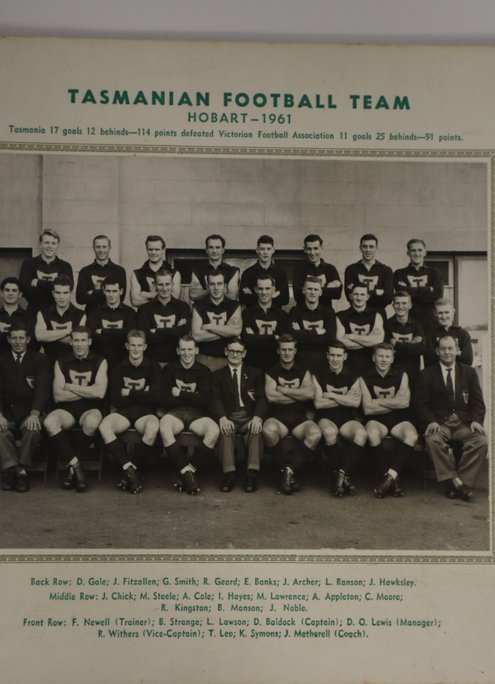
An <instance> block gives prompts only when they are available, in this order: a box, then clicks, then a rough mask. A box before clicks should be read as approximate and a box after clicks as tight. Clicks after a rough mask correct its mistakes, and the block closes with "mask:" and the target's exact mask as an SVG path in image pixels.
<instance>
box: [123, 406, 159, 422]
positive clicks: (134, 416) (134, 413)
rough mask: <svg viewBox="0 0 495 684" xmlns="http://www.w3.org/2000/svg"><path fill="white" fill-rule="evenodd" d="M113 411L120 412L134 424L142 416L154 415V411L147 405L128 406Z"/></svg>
mask: <svg viewBox="0 0 495 684" xmlns="http://www.w3.org/2000/svg"><path fill="white" fill-rule="evenodd" d="M113 413H118V414H119V416H124V418H127V420H128V421H129V423H130V424H131V426H132V425H134V423H135V422H136V420H139V418H142V417H143V416H154V415H155V414H154V413H153V411H152V410H151V409H150V408H148V407H147V406H128V407H127V408H122V409H117V410H116V411H113Z"/></svg>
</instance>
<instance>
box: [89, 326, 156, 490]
mask: <svg viewBox="0 0 495 684" xmlns="http://www.w3.org/2000/svg"><path fill="white" fill-rule="evenodd" d="M126 348H127V351H128V357H127V358H126V359H124V360H123V361H122V362H121V363H120V364H118V365H117V366H115V368H114V369H113V371H112V374H111V376H110V401H111V405H112V409H113V412H112V413H110V414H109V415H107V416H105V418H104V419H103V420H102V422H101V424H100V427H99V430H100V433H101V436H102V437H103V442H104V443H105V446H106V448H107V449H108V451H109V453H110V455H111V456H112V458H113V459H114V461H115V462H116V463H118V464H119V465H120V466H122V469H123V471H124V479H123V480H122V481H121V482H120V483H119V487H121V488H122V489H123V490H124V491H128V492H130V493H131V494H138V493H139V492H140V491H141V490H142V489H143V483H142V480H141V478H140V475H139V462H140V460H141V456H146V454H147V453H148V452H150V451H153V445H154V444H155V441H156V437H157V435H158V429H159V421H158V417H157V416H156V415H155V410H156V406H157V405H158V401H159V399H160V391H161V370H160V366H159V365H158V364H157V363H156V362H155V361H150V360H149V359H147V358H146V357H145V356H144V352H145V350H146V336H145V334H144V332H143V331H142V330H130V331H129V332H128V333H127V342H126ZM131 427H134V428H135V429H136V431H137V432H139V434H140V435H141V436H142V437H141V442H140V444H139V445H137V448H136V453H135V461H136V462H132V461H130V460H129V458H128V456H127V452H126V448H125V445H124V443H123V442H122V441H121V440H120V439H119V438H118V435H121V434H122V433H123V432H125V431H126V430H128V429H129V428H131Z"/></svg>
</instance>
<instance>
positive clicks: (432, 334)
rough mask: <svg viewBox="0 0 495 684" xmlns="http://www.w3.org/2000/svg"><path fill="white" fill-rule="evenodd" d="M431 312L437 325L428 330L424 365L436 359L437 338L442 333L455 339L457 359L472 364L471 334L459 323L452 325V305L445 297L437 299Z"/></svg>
mask: <svg viewBox="0 0 495 684" xmlns="http://www.w3.org/2000/svg"><path fill="white" fill-rule="evenodd" d="M433 312H434V314H435V318H436V320H437V325H436V326H435V327H434V328H432V329H431V330H429V334H428V340H427V353H426V358H425V366H432V365H433V364H435V363H436V362H437V361H438V355H437V352H436V350H437V348H438V340H439V339H440V338H441V337H443V336H444V335H450V336H451V337H453V338H454V340H455V341H456V344H457V348H458V350H459V352H458V356H457V361H460V362H461V363H465V364H466V366H472V365H473V357H474V354H473V344H472V342H471V335H470V334H469V333H468V331H467V330H466V329H465V328H461V326H460V325H454V316H455V309H454V307H453V305H452V304H451V303H450V302H449V301H448V300H447V299H438V300H437V301H436V302H435V304H434V305H433Z"/></svg>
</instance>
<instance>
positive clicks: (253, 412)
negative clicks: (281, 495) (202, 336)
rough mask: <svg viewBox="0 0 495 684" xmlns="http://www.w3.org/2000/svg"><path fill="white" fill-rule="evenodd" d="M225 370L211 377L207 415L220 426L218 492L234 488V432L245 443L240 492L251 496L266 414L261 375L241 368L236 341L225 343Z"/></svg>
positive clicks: (241, 353) (242, 348)
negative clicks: (220, 464) (209, 405)
mask: <svg viewBox="0 0 495 684" xmlns="http://www.w3.org/2000/svg"><path fill="white" fill-rule="evenodd" d="M225 355H226V357H227V366H225V368H221V369H220V370H217V371H215V373H213V384H212V407H211V414H212V416H213V418H214V419H215V420H216V421H217V422H218V424H219V426H220V440H219V454H220V458H221V461H222V469H223V473H224V477H223V480H222V484H221V486H220V491H222V492H230V491H231V490H232V489H233V488H234V485H235V456H234V440H235V435H236V433H237V432H239V433H241V434H242V435H245V437H246V439H247V447H248V458H247V475H246V482H245V486H244V491H246V492H249V493H251V492H255V491H256V490H257V488H258V473H259V470H260V461H261V456H262V453H263V441H262V436H261V428H262V427H263V418H264V417H265V414H266V399H265V393H264V389H263V374H262V372H261V371H260V370H259V369H257V368H251V367H250V366H246V365H244V357H245V356H246V345H245V344H244V342H243V341H242V340H241V339H240V338H239V337H234V338H232V339H229V340H228V341H227V344H226V346H225Z"/></svg>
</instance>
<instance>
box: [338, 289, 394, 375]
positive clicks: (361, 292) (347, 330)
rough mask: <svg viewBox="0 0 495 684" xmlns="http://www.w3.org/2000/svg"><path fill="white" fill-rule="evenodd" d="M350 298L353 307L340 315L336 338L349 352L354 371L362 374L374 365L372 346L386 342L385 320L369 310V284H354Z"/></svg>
mask: <svg viewBox="0 0 495 684" xmlns="http://www.w3.org/2000/svg"><path fill="white" fill-rule="evenodd" d="M349 297H350V300H351V306H350V307H349V308H348V309H345V310H344V311H339V312H338V314H337V339H338V340H339V341H340V342H342V343H343V345H344V347H345V348H346V349H347V351H348V352H349V356H348V359H349V366H350V368H351V370H353V371H354V372H355V373H357V374H358V375H362V374H363V373H364V372H365V371H366V370H367V369H368V368H369V367H370V366H371V354H372V350H373V347H375V345H377V344H380V343H381V342H383V338H384V331H383V319H382V316H381V314H379V313H377V312H376V311H372V310H371V309H369V308H368V299H369V297H370V293H369V292H368V288H367V287H366V285H359V284H358V285H354V287H353V288H352V290H351V291H350V293H349Z"/></svg>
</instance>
